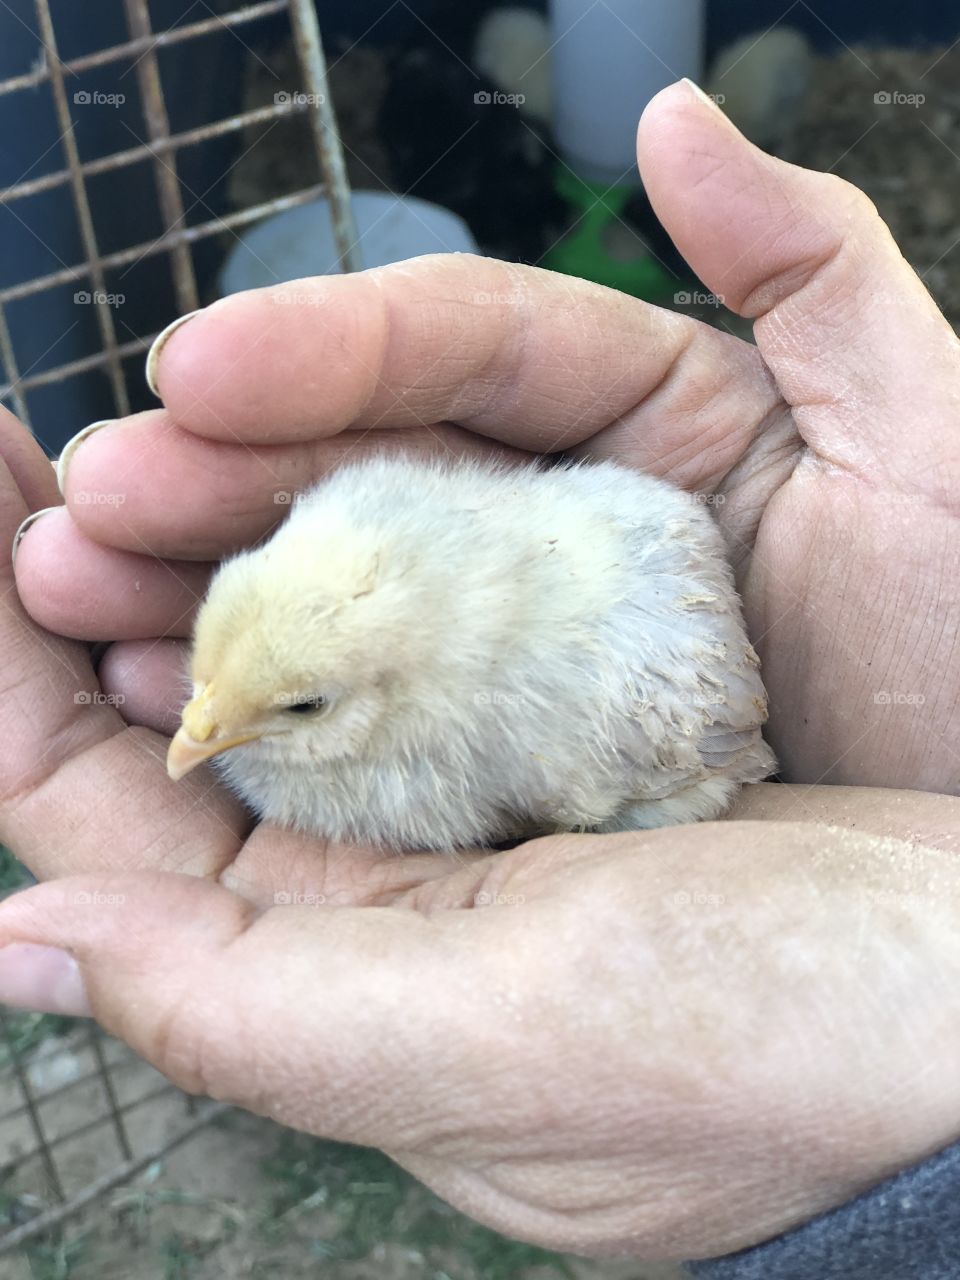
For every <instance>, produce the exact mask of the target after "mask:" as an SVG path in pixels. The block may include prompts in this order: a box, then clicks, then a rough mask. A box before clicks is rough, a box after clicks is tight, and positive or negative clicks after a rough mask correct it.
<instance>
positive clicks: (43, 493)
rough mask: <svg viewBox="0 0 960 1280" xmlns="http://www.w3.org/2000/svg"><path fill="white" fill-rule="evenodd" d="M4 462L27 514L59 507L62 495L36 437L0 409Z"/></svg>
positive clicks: (6, 411)
mask: <svg viewBox="0 0 960 1280" xmlns="http://www.w3.org/2000/svg"><path fill="white" fill-rule="evenodd" d="M0 431H2V436H3V460H4V462H5V463H6V466H7V470H8V471H9V472H10V475H11V477H12V478H13V483H14V484H15V485H16V486H17V488H18V489H19V491H20V495H21V497H22V498H23V501H24V503H25V505H26V508H27V510H28V511H42V510H43V508H44V507H53V506H57V505H58V504H59V502H60V494H59V491H58V489H57V482H56V478H55V476H54V473H53V469H52V468H51V466H50V463H49V461H48V459H47V455H46V454H45V453H44V452H43V450H42V449H41V447H40V445H39V444H38V443H37V441H36V440H35V439H34V437H33V436H32V435H31V434H30V433H29V431H25V430H24V429H23V427H22V426H21V425H20V423H19V422H18V421H17V419H16V418H15V417H14V416H13V414H12V413H10V412H9V410H7V409H4V408H3V406H2V405H0Z"/></svg>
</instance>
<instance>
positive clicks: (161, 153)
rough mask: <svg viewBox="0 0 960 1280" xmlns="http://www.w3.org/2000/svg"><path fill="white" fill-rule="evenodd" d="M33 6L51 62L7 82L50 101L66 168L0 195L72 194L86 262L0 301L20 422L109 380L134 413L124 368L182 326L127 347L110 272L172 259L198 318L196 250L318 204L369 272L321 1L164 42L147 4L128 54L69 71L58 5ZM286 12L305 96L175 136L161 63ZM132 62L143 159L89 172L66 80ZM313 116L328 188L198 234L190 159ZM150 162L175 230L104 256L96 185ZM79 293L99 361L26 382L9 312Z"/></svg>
mask: <svg viewBox="0 0 960 1280" xmlns="http://www.w3.org/2000/svg"><path fill="white" fill-rule="evenodd" d="M34 3H35V5H36V11H37V21H38V25H39V30H40V33H41V36H42V46H43V47H42V49H41V50H38V53H42V55H43V56H42V57H39V58H38V59H37V62H36V64H35V65H34V67H33V69H32V70H31V71H29V72H27V73H24V74H22V75H18V76H13V77H10V78H8V79H6V80H2V81H0V97H4V96H6V95H8V94H12V93H16V92H20V91H23V90H26V89H36V88H38V87H40V86H43V85H46V86H47V87H48V88H49V89H50V92H51V95H52V99H53V104H54V108H55V111H56V115H57V122H58V126H59V129H60V132H61V138H60V144H61V146H62V148H63V154H64V161H65V163H64V165H63V167H62V168H60V169H58V170H56V171H55V172H54V173H51V174H45V175H44V176H42V177H39V178H32V179H28V180H25V181H22V182H18V183H16V184H14V185H13V186H11V187H7V188H5V189H2V190H0V205H12V204H14V203H15V202H17V201H19V200H23V199H25V198H27V197H28V196H33V195H38V194H40V193H42V192H45V191H51V190H54V189H56V188H58V187H67V188H69V190H70V194H71V198H72V202H73V207H74V212H75V216H76V219H77V225H78V228H79V231H80V237H81V242H82V245H83V251H84V255H85V256H84V259H83V260H82V261H80V262H77V263H75V264H74V265H72V266H67V267H63V268H61V269H60V270H58V271H51V272H48V273H46V274H45V275H42V276H36V277H34V278H32V279H28V280H22V281H19V282H17V283H15V284H11V285H7V286H6V287H5V288H2V289H0V362H2V364H3V367H4V370H5V372H6V382H5V383H4V384H0V399H7V398H9V399H10V400H11V401H12V402H13V407H14V409H15V411H16V412H17V413H18V414H19V415H20V417H21V418H22V419H23V420H24V421H25V422H26V423H27V424H28V425H29V423H30V416H31V415H30V406H29V403H28V393H29V392H30V391H33V390H36V389H37V388H39V387H44V386H50V385H52V384H55V383H62V382H64V381H66V380H67V379H69V378H72V377H76V376H79V375H81V374H85V373H88V372H90V371H91V370H97V369H103V370H104V371H105V372H106V373H107V376H108V378H109V380H110V388H111V392H112V398H113V401H114V406H115V411H116V413H117V414H118V415H122V414H126V413H128V412H129V408H130V405H129V396H128V393H127V388H126V382H125V378H124V373H123V361H124V360H125V359H127V358H130V357H139V356H140V355H141V354H142V353H143V351H144V350H146V348H147V347H148V346H149V344H150V342H151V341H152V340H153V338H154V337H155V336H156V333H157V332H158V331H159V329H161V328H162V327H163V323H166V321H168V320H170V319H173V316H165V317H161V319H162V321H163V323H160V322H159V321H158V324H157V327H156V328H155V329H154V330H153V331H152V332H151V333H148V334H143V335H141V336H138V337H136V338H133V339H130V340H128V341H124V342H120V341H119V340H118V337H117V333H116V327H115V324H114V318H113V313H112V310H111V306H110V303H109V294H108V291H107V287H106V272H108V271H110V270H112V269H115V268H118V267H124V266H128V265H130V264H132V263H135V262H138V261H140V260H141V259H144V258H148V257H153V256H157V255H160V254H164V255H166V256H167V260H168V261H169V263H170V271H171V278H172V281H173V286H174V296H175V298H176V302H177V307H178V312H180V313H182V312H186V311H192V310H194V309H195V308H196V307H197V306H198V305H199V304H200V298H199V291H198V286H197V278H196V272H195V270H194V263H193V258H192V256H191V250H192V246H193V245H195V244H196V243H198V242H199V241H201V240H205V239H208V238H210V237H214V236H217V235H219V234H220V233H222V232H224V231H231V230H234V229H235V228H237V227H242V226H246V225H248V224H250V223H252V222H256V221H258V220H259V219H260V218H263V217H265V216H267V215H268V214H270V213H275V212H279V211H281V210H283V209H288V208H292V207H294V206H295V205H299V204H307V203H309V202H310V201H313V200H315V199H317V198H318V196H321V195H322V196H325V197H326V199H327V202H328V206H329V211H330V218H331V223H332V227H333V234H334V242H335V244H336V246H337V251H338V253H339V257H340V266H341V268H342V269H343V270H346V271H352V270H357V269H358V268H359V266H360V256H359V250H358V247H357V235H356V227H355V224H354V221H353V213H352V209H351V205H350V191H349V185H348V182H347V177H346V166H345V164H344V159H343V149H342V146H341V143H340V137H339V134H338V132H337V128H336V121H335V118H334V114H333V107H332V104H331V100H330V93H329V90H328V85H327V69H326V61H325V58H324V53H323V45H322V41H321V38H320V31H319V27H318V24H317V17H316V12H315V9H314V7H313V3H312V0H263V2H262V3H258V4H248V5H245V6H242V7H239V8H237V9H234V10H232V11H231V12H229V13H225V14H221V15H217V16H215V17H211V18H206V19H204V20H202V21H199V22H194V23H190V24H186V25H184V26H182V27H177V28H174V29H172V30H169V31H161V32H154V31H152V29H151V23H150V15H149V10H148V7H147V0H123V4H124V10H125V14H126V18H127V27H128V30H129V33H130V39H129V40H128V41H126V42H124V43H123V44H118V45H113V46H111V47H109V48H106V49H100V50H97V51H96V52H94V53H91V54H86V55H84V56H83V57H80V58H73V59H70V60H69V61H61V60H60V58H59V56H58V51H57V42H56V33H55V30H54V23H53V19H52V16H51V12H50V3H49V0H34ZM283 12H286V13H287V15H288V18H289V22H290V28H291V34H292V38H293V43H294V47H295V49H296V51H297V57H298V62H299V67H300V74H301V76H302V78H303V92H302V93H299V94H297V95H295V96H294V97H293V98H292V99H290V100H288V101H277V102H275V103H274V104H273V105H271V106H267V107H261V108H257V109H254V110H248V111H244V112H241V113H239V114H235V115H232V116H228V117H224V118H222V119H219V120H216V121H213V122H212V123H210V124H203V125H197V126H196V127H194V128H191V129H187V130H182V131H180V132H179V133H172V132H171V130H170V124H169V117H168V113H167V107H166V102H165V98H164V90H163V84H162V80H161V75H160V69H159V65H158V61H157V51H158V50H159V49H161V48H167V47H171V46H176V45H180V44H183V43H184V42H186V41H189V40H194V39H197V38H199V37H201V36H205V35H209V34H211V33H213V32H216V31H223V30H232V29H233V28H235V27H239V26H245V25H249V24H251V23H255V22H257V21H258V20H261V19H263V18H266V17H270V16H273V15H276V14H279V13H283ZM124 61H127V62H129V63H131V65H132V66H133V67H134V68H135V70H136V75H137V80H138V84H139V88H140V94H141V99H142V104H143V112H144V117H145V121H146V125H147V140H145V141H143V142H141V143H140V144H139V145H137V146H135V147H129V148H126V149H125V150H122V151H117V152H114V153H112V154H111V155H108V156H104V157H100V158H98V159H95V160H90V161H86V162H84V161H82V160H81V159H80V156H79V153H78V150H77V145H76V141H75V139H74V136H73V127H72V120H71V114H70V105H69V100H68V95H67V90H66V84H67V78H68V77H72V76H75V75H78V74H80V73H81V72H84V71H89V70H91V69H94V68H97V67H102V66H106V65H109V64H112V63H118V62H124ZM302 113H305V114H307V115H308V117H309V121H310V127H311V137H312V140H313V147H314V152H315V155H316V159H317V163H318V166H319V171H320V174H321V176H322V182H321V183H320V184H319V185H313V186H311V187H309V188H306V189H304V190H302V191H298V192H294V193H292V194H286V195H284V196H281V197H278V198H276V199H273V200H269V201H264V202H263V203H262V204H259V205H257V206H255V207H251V208H247V209H240V210H235V211H233V212H231V213H228V214H224V215H223V216H220V217H214V218H211V219H209V220H207V221H205V222H203V223H200V224H197V225H193V226H188V225H187V223H186V213H185V209H184V200H183V194H182V190H181V185H182V184H181V182H180V179H179V176H178V173H177V156H178V155H179V153H180V152H181V151H182V150H183V149H184V148H187V147H192V146H196V145H198V144H200V143H203V142H208V141H210V140H212V139H215V138H220V137H223V136H225V135H227V134H230V133H236V132H239V131H242V130H244V129H246V128H248V127H249V126H251V125H257V124H264V123H266V122H269V121H271V120H279V119H282V118H283V117H285V116H290V115H294V114H302ZM144 160H150V161H152V168H153V175H154V182H155V185H156V193H157V205H158V208H159V210H160V213H161V216H162V219H163V225H164V231H163V234H162V235H161V236H160V237H158V238H157V239H155V240H151V241H144V242H142V243H139V244H136V245H131V246H130V247H128V248H126V249H123V250H119V251H116V252H112V253H107V254H104V253H101V251H100V247H99V244H98V238H97V230H96V227H95V225H94V219H93V215H92V213H91V209H90V202H89V199H88V197H87V180H88V179H89V178H91V177H94V176H97V175H100V174H104V173H110V172H115V171H117V170H121V169H125V168H128V167H129V166H131V165H134V164H137V163H140V162H142V161H144ZM73 282H89V284H90V285H91V286H92V289H91V296H92V301H93V305H94V307H95V310H96V318H97V324H98V329H99V335H100V350H99V351H98V352H95V353H93V354H92V355H90V356H85V357H82V358H80V359H75V360H71V361H68V362H65V363H63V364H60V365H58V366H56V367H55V368H51V369H44V370H41V371H40V372H38V373H35V374H28V375H26V376H21V374H20V372H19V364H18V361H17V357H16V346H15V342H14V339H13V334H12V331H11V326H10V323H9V320H8V317H7V314H6V307H7V305H8V304H9V303H11V302H15V301H19V300H20V299H23V298H27V297H31V296H34V295H37V294H40V293H43V292H45V291H46V290H48V289H53V288H56V287H58V286H61V285H65V284H70V283H73Z"/></svg>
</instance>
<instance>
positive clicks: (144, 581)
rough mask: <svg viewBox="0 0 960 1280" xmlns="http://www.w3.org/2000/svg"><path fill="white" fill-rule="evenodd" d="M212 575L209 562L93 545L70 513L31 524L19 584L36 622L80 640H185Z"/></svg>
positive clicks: (19, 555)
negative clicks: (174, 638)
mask: <svg viewBox="0 0 960 1280" xmlns="http://www.w3.org/2000/svg"><path fill="white" fill-rule="evenodd" d="M211 573H212V566H211V565H208V564H198V563H190V562H186V561H174V560H156V559H153V558H152V557H150V556H147V555H137V554H134V553H133V552H130V551H118V550H116V549H115V548H112V547H104V546H101V545H100V544H99V543H96V542H93V541H91V539H89V538H87V537H86V536H85V535H84V534H83V533H81V532H80V530H79V529H78V528H77V526H76V524H75V523H74V521H73V520H72V519H71V517H70V515H69V513H68V512H67V509H66V508H65V507H60V508H58V509H56V510H54V511H50V512H48V513H47V514H46V515H44V516H43V517H42V518H41V519H40V520H37V521H36V523H35V524H32V525H30V527H29V529H28V530H27V532H26V533H25V534H24V535H23V538H22V540H21V542H20V543H19V546H18V548H17V561H16V582H17V590H18V592H19V594H20V599H21V601H22V602H23V605H24V607H25V608H26V610H27V612H28V613H29V614H30V616H31V617H32V618H33V620H34V621H35V622H37V623H39V624H40V626H42V627H46V628H47V630H49V631H53V632H55V633H56V634H57V635H62V636H72V637H74V638H76V639H79V640H103V639H106V638H108V637H111V638H117V639H124V640H137V639H142V638H144V637H153V636H162V635H170V636H187V635H189V634H190V628H191V624H192V622H193V617H194V614H195V612H196V609H197V608H198V607H199V605H200V602H201V601H202V599H203V596H204V593H205V592H206V589H207V584H208V582H209V579H210V575H211Z"/></svg>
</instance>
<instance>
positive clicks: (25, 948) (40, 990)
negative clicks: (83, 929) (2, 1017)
mask: <svg viewBox="0 0 960 1280" xmlns="http://www.w3.org/2000/svg"><path fill="white" fill-rule="evenodd" d="M0 1004H9V1005H13V1006H14V1007H16V1008H18V1009H33V1010H35V1011H36V1012H37V1013H62V1014H66V1015H67V1016H68V1017H71V1018H89V1017H90V1001H89V1000H88V999H87V990H86V987H85V986H84V985H83V977H82V976H81V974H80V968H79V966H78V965H77V962H76V960H74V958H73V956H72V955H71V954H70V952H69V951H61V950H60V948H59V947H44V946H41V945H40V944H39V943H36V942H10V943H8V944H7V945H6V946H5V947H0Z"/></svg>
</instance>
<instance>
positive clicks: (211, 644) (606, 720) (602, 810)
mask: <svg viewBox="0 0 960 1280" xmlns="http://www.w3.org/2000/svg"><path fill="white" fill-rule="evenodd" d="M192 678H193V697H192V699H191V701H190V702H189V703H188V704H187V706H186V708H185V709H184V712H183V723H182V725H181V728H180V729H179V731H178V732H177V734H176V736H175V737H174V739H173V741H172V743H171V745H170V751H169V756H168V768H169V772H170V774H171V776H172V777H174V778H179V777H182V776H183V775H184V774H185V773H186V772H188V770H190V769H192V768H193V767H194V766H196V765H198V764H200V763H201V762H203V761H207V760H215V762H216V763H217V764H218V766H219V768H220V770H221V772H222V775H223V777H224V778H225V780H226V781H227V783H228V784H229V785H231V786H232V787H233V788H234V789H235V790H236V791H237V792H238V793H239V795H240V796H241V797H242V798H243V799H244V800H245V801H246V802H247V804H248V805H249V806H250V807H251V808H252V809H253V810H254V811H255V812H256V813H257V815H258V816H259V817H261V818H263V819H265V820H267V821H271V822H276V823H281V824H283V825H288V826H293V827H297V828H299V829H302V830H305V831H309V832H313V833H315V834H318V835H323V836H327V837H330V838H332V839H336V840H351V841H363V842H367V843H373V844H378V845H384V846H389V847H393V848H399V849H418V848H419V849H450V848H455V847H458V846H467V845H477V844H491V843H495V842H498V841H501V840H504V839H508V838H512V837H516V836H519V835H526V834H531V833H534V832H547V831H561V830H596V831H615V830H624V829H632V828H639V827H653V826H662V825H667V824H671V823H677V822H689V821H695V820H698V819H704V818H714V817H718V816H719V815H720V814H722V813H723V811H724V810H725V809H726V807H727V806H728V805H729V803H730V801H731V800H732V799H733V797H734V796H735V795H736V793H737V791H738V789H739V786H740V783H742V782H746V781H756V780H759V779H761V778H763V777H766V776H767V775H768V774H769V773H770V772H771V771H772V770H773V769H774V767H775V763H774V758H773V755H772V753H771V751H770V749H769V747H768V746H767V745H766V744H765V743H764V742H763V739H762V738H761V725H762V724H763V721H764V719H765V717H766V698H765V694H764V690H763V685H762V683H761V680H760V674H759V669H758V662H757V658H756V655H755V654H754V652H753V649H752V648H751V647H750V643H749V641H748V639H747V636H746V633H745V630H744V626H743V621H742V618H741V614H740V604H739V600H738V598H737V594H736V591H735V588H734V584H733V575H732V572H731V570H730V567H729V565H728V564H727V562H726V559H725V556H724V548H723V543H722V539H721V537H720V534H719V531H718V530H717V528H716V527H715V525H714V523H713V519H712V517H711V515H710V513H709V511H708V510H706V508H705V507H704V506H703V505H702V504H701V503H698V502H697V501H696V500H695V499H694V498H692V497H691V496H690V495H688V494H686V493H683V492H682V491H681V490H679V489H677V488H675V487H674V486H673V485H670V484H668V483H666V482H665V481H662V480H658V479H655V478H653V477H651V476H646V475H641V474H639V473H637V472H634V471H629V470H626V469H624V468H621V467H618V466H615V465H613V464H612V463H603V464H599V465H587V464H581V465H572V466H571V465H561V466H544V465H540V464H533V465H527V466H522V467H517V468H507V467H504V466H502V465H499V464H492V463H491V464H481V463H463V462H459V463H455V464H453V463H446V462H437V461H429V462H424V461H418V460H414V459H411V458H402V457H387V456H385V457H380V458H376V459H373V460H371V461H367V462H364V463H360V464H357V465H353V466H346V467H344V468H342V469H340V470H338V471H336V472H335V473H334V474H333V475H331V476H330V477H329V478H327V479H326V480H324V481H322V482H321V483H320V484H319V485H317V486H316V487H315V488H313V489H312V490H310V491H308V492H306V493H303V494H301V495H298V500H297V501H296V503H295V504H294V505H293V507H292V509H291V512H290V515H289V517H288V518H287V519H286V521H285V522H284V523H283V524H282V525H281V526H280V528H279V529H278V530H277V531H276V533H275V534H274V535H273V537H272V538H271V539H270V540H269V541H268V542H267V543H266V544H264V545H263V546H261V547H259V548H257V549H255V550H252V551H247V552H244V553H243V554H241V555H239V556H237V557H235V558H234V559H232V560H229V561H227V562H225V563H224V564H223V565H222V566H221V568H220V570H219V571H218V573H217V574H216V576H215V577H214V579H213V581H212V583H211V585H210V590H209V593H208V595H207V598H206V600H205V601H204V603H203V606H202V608H201V610H200V613H199V616H198V619H197V624H196V629H195V637H194V646H193V655H192Z"/></svg>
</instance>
